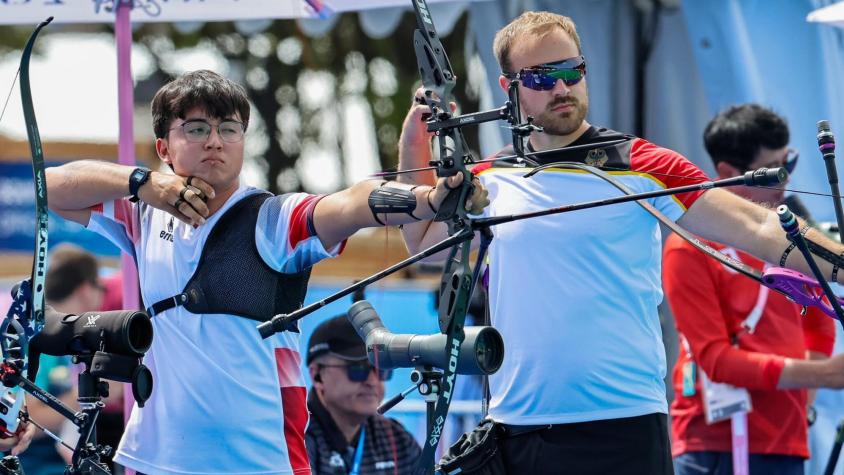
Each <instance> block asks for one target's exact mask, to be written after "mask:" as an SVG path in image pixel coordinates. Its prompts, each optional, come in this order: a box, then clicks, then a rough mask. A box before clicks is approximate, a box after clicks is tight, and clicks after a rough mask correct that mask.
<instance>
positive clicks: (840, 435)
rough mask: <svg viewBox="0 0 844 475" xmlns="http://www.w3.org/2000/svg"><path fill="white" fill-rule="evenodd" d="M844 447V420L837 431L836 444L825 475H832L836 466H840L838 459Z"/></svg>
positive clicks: (833, 446) (827, 463)
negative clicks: (843, 446)
mask: <svg viewBox="0 0 844 475" xmlns="http://www.w3.org/2000/svg"><path fill="white" fill-rule="evenodd" d="M842 445H844V420H842V421H841V422H839V423H838V427H837V428H836V429H835V443H834V444H832V452H830V454H829V460H827V462H826V469H825V470H824V471H823V473H824V475H832V472H834V471H835V466H836V465H838V457H839V456H840V455H841V446H842Z"/></svg>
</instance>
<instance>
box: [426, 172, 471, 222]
mask: <svg viewBox="0 0 844 475" xmlns="http://www.w3.org/2000/svg"><path fill="white" fill-rule="evenodd" d="M474 189H475V185H473V184H472V182H471V181H469V182H468V183H467V182H466V180H465V179H464V181H463V183H462V184H461V185H460V186H458V187H457V188H452V189H450V190H449V192H448V194H447V195H446V197H445V199H444V200H443V202H442V203H440V207H439V209H438V210H437V214H436V215H435V216H434V221H448V220H450V219H451V218H452V217H453V216H454V215H456V214H457V213H459V212H460V211H461V210H460V209H459V208H460V206H461V205H462V204H463V203H466V199H467V198H468V197H469V194H470V193H471V192H472V190H474Z"/></svg>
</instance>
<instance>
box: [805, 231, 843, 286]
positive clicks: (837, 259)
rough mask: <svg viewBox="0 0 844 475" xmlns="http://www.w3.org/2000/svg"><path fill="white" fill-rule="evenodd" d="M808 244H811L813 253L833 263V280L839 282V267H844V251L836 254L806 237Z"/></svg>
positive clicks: (810, 248)
mask: <svg viewBox="0 0 844 475" xmlns="http://www.w3.org/2000/svg"><path fill="white" fill-rule="evenodd" d="M806 244H808V245H809V250H810V251H811V252H812V254H814V255H816V256H818V257H820V258H821V259H823V260H825V261H827V262H829V263H830V264H832V281H833V282H838V280H837V278H838V269H839V268H841V267H844V253H841V254H835V253H834V252H832V251H830V250H829V249H827V248H825V247H823V246H821V245H820V244H818V243H816V242H814V241H812V240H811V239H806Z"/></svg>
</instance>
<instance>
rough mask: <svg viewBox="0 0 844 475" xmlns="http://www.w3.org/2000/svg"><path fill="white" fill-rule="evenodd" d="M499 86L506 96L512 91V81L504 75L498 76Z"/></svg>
mask: <svg viewBox="0 0 844 475" xmlns="http://www.w3.org/2000/svg"><path fill="white" fill-rule="evenodd" d="M498 85H499V86H501V90H502V91H504V93H505V94H506V93H507V92H508V91H509V90H510V80H509V79H507V76H504V75H503V74H502V75H501V76H498Z"/></svg>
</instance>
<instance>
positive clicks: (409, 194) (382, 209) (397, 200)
mask: <svg viewBox="0 0 844 475" xmlns="http://www.w3.org/2000/svg"><path fill="white" fill-rule="evenodd" d="M386 183H387V182H386V181H385V182H383V183H381V185H379V186H378V188H376V189H374V190H372V193H370V194H369V200H368V203H369V210H370V211H372V217H374V218H375V221H378V224H381V225H382V226H384V225H385V223H384V222H383V221H381V219H380V218H379V217H378V215H379V214H393V213H406V214H407V215H408V216H410V217H411V218H413V219H415V220H416V221H419V218H417V217H416V216H414V215H413V211H414V210H415V209H416V194H415V193H413V189H414V188H416V187H415V186H414V187H413V188H410V189H409V190H405V189H402V188H394V187H392V186H386V187H385V186H384V184H386Z"/></svg>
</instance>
